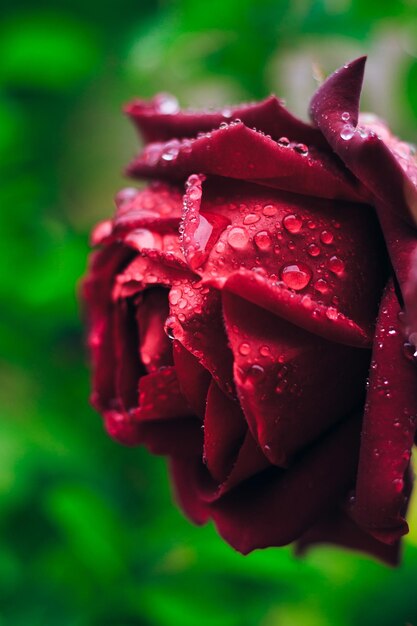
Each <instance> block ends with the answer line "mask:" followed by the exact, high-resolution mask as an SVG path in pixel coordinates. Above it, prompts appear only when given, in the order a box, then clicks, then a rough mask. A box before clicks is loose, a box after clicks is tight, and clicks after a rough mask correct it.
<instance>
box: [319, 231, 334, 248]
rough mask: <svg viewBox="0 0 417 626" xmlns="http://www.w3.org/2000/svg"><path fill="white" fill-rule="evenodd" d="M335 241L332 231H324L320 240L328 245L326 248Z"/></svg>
mask: <svg viewBox="0 0 417 626" xmlns="http://www.w3.org/2000/svg"><path fill="white" fill-rule="evenodd" d="M333 239H334V237H333V233H331V232H330V230H323V231H322V232H321V233H320V240H321V242H322V243H324V244H326V246H328V245H330V244H331V243H332V241H333Z"/></svg>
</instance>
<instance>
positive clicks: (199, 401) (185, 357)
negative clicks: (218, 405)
mask: <svg viewBox="0 0 417 626" xmlns="http://www.w3.org/2000/svg"><path fill="white" fill-rule="evenodd" d="M172 348H173V354H174V363H175V369H176V371H177V376H178V382H179V385H180V389H181V392H182V394H183V395H184V397H185V398H186V399H187V402H188V404H189V405H190V407H191V408H192V409H193V412H194V413H195V414H196V415H198V416H199V417H200V418H201V419H203V418H204V414H205V412H206V403H207V392H208V389H209V386H210V382H211V374H210V372H209V371H208V370H207V369H206V368H205V367H203V366H202V365H200V363H199V361H198V359H196V357H195V356H194V355H193V354H191V352H189V351H188V350H186V349H185V348H184V347H183V346H182V345H181V343H180V342H179V341H177V340H176V339H174V341H173V343H172Z"/></svg>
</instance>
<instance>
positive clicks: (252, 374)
mask: <svg viewBox="0 0 417 626" xmlns="http://www.w3.org/2000/svg"><path fill="white" fill-rule="evenodd" d="M264 373H265V370H264V368H263V367H262V365H258V363H254V364H253V365H251V366H250V368H249V371H248V377H249V378H250V379H251V380H259V379H260V378H262V376H263V375H264Z"/></svg>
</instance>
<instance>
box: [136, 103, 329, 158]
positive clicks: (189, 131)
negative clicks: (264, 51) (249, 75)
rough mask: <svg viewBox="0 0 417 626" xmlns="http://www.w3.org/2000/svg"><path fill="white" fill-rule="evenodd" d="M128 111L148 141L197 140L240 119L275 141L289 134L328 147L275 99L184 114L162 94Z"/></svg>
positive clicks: (320, 136) (294, 138)
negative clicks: (187, 138) (221, 125)
mask: <svg viewBox="0 0 417 626" xmlns="http://www.w3.org/2000/svg"><path fill="white" fill-rule="evenodd" d="M125 112H126V113H127V114H128V115H129V117H130V118H131V120H132V121H133V123H134V124H135V126H136V127H137V128H138V130H139V131H140V133H141V135H142V136H143V137H144V139H145V141H147V142H154V141H169V140H170V139H174V138H177V139H180V138H183V137H194V136H196V135H197V134H198V133H199V132H203V133H206V132H209V131H211V130H213V129H214V128H218V127H219V126H220V124H222V123H225V122H226V123H227V122H229V121H230V120H231V119H236V118H238V119H241V120H242V122H243V123H244V124H245V125H246V126H248V127H253V126H255V127H256V128H257V129H258V130H260V131H262V132H264V133H265V134H267V135H271V137H272V138H273V139H277V140H278V139H279V138H280V137H281V136H282V135H287V136H288V137H291V139H293V140H297V141H301V142H303V143H308V144H312V145H316V146H320V147H324V148H325V147H326V142H325V141H324V138H323V135H322V134H321V133H320V132H319V131H317V130H316V129H315V128H312V127H311V126H310V125H309V124H306V123H305V122H302V121H301V120H299V119H297V118H295V117H294V116H293V115H292V114H291V113H290V112H289V111H287V109H286V108H285V107H284V106H283V105H282V103H281V102H280V101H279V100H278V99H277V98H276V97H275V96H269V98H266V100H263V101H262V102H255V103H251V104H243V105H242V104H241V105H238V106H235V107H224V108H223V109H221V110H219V111H209V110H208V111H192V110H185V111H180V110H179V107H178V103H177V102H176V100H175V98H174V97H173V96H170V95H169V94H158V95H157V96H155V97H154V98H153V99H152V100H151V101H144V100H133V102H130V103H129V104H128V105H126V107H125Z"/></svg>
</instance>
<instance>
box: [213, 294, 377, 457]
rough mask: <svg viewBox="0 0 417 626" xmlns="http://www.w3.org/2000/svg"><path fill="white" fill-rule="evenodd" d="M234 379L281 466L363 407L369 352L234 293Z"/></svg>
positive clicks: (257, 431) (230, 322)
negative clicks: (315, 332) (326, 336)
mask: <svg viewBox="0 0 417 626" xmlns="http://www.w3.org/2000/svg"><path fill="white" fill-rule="evenodd" d="M223 311H224V318H225V323H226V330H227V333H228V337H229V341H230V344H231V347H232V350H233V354H234V375H235V382H236V387H237V390H238V395H239V399H240V403H241V406H242V408H243V410H244V413H245V415H246V418H247V420H248V423H249V426H250V429H251V432H252V434H253V436H254V438H255V439H256V441H258V443H259V445H260V446H261V448H262V450H263V452H264V454H265V455H266V457H267V458H268V459H269V460H270V462H271V463H273V464H274V465H279V466H286V465H287V464H288V462H289V460H290V459H291V457H292V456H293V455H294V453H295V452H297V451H298V450H300V449H301V448H302V447H304V446H306V445H307V444H309V443H311V442H312V441H314V440H315V439H316V438H317V437H318V436H319V435H320V434H322V433H323V432H324V431H325V430H326V429H327V428H329V426H331V425H332V424H334V423H335V422H336V421H338V420H341V419H342V418H344V417H345V416H346V414H349V413H351V412H352V411H353V410H354V409H355V408H356V407H357V406H358V405H359V404H360V403H361V401H362V399H363V395H364V383H365V379H366V374H367V371H368V365H369V352H368V351H367V350H358V349H356V348H351V347H348V346H344V345H342V344H337V343H333V342H328V341H326V340H324V339H322V338H321V337H318V336H317V335H313V334H310V333H307V332H305V331H303V330H302V329H300V328H297V327H296V326H293V325H292V324H289V323H288V322H286V321H284V320H282V319H280V318H277V317H276V316H275V315H273V314H272V313H270V312H269V311H266V310H264V309H261V308H259V307H258V306H256V305H254V304H252V303H249V302H247V301H245V300H243V299H242V298H239V297H236V296H234V295H232V294H227V293H226V292H225V293H224V294H223Z"/></svg>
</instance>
